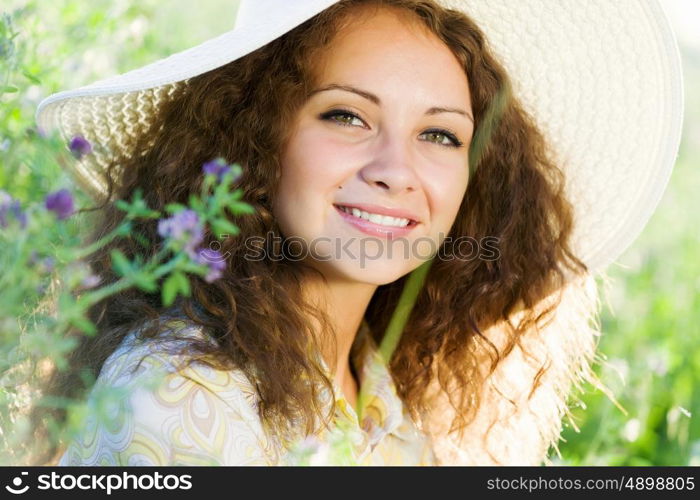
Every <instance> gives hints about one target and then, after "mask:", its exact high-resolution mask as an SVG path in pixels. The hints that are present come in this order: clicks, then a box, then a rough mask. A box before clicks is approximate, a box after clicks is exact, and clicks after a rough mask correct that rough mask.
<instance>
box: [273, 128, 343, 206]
mask: <svg viewBox="0 0 700 500" xmlns="http://www.w3.org/2000/svg"><path fill="white" fill-rule="evenodd" d="M348 153H349V151H348V150H347V148H343V147H342V145H341V144H338V143H337V141H335V140H333V139H331V138H328V137H324V136H323V133H318V132H313V131H311V130H310V131H307V132H300V133H299V134H297V136H296V137H295V138H294V140H293V141H292V142H290V144H289V145H288V146H287V148H286V150H285V153H284V154H283V156H282V157H281V179H280V186H281V187H282V186H284V189H285V190H286V191H287V192H293V193H296V196H297V197H309V198H313V199H318V197H319V196H323V197H331V198H332V196H333V194H334V190H337V188H338V186H340V185H341V184H342V183H343V182H344V180H345V179H346V177H347V176H348V175H350V174H351V165H352V160H351V159H350V158H351V155H350V154H348ZM331 201H332V200H331Z"/></svg>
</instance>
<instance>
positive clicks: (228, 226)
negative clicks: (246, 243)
mask: <svg viewBox="0 0 700 500" xmlns="http://www.w3.org/2000/svg"><path fill="white" fill-rule="evenodd" d="M211 229H212V232H213V233H214V234H226V235H229V236H236V235H237V234H238V233H240V232H241V230H240V229H239V228H238V226H236V225H235V224H233V223H232V222H230V221H228V220H226V219H217V220H215V221H214V222H212V223H211Z"/></svg>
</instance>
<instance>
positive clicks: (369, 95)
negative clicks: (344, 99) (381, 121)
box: [309, 83, 474, 123]
mask: <svg viewBox="0 0 700 500" xmlns="http://www.w3.org/2000/svg"><path fill="white" fill-rule="evenodd" d="M328 90H344V91H345V92H352V93H353V94H357V95H359V96H360V97H364V98H365V99H367V100H368V101H370V102H372V103H374V104H376V105H377V106H379V105H380V104H381V102H382V101H381V99H379V97H377V96H376V95H374V94H372V93H371V92H367V91H366V90H361V89H358V88H357V87H353V86H351V85H339V84H337V83H331V84H330V85H326V86H325V87H321V88H319V89H315V90H313V91H311V93H310V94H309V97H311V96H313V95H315V94H318V93H319V92H326V91H328ZM439 113H457V114H459V115H462V116H465V117H467V118H469V120H471V122H472V123H474V118H473V117H472V115H471V113H468V112H467V111H465V110H463V109H460V108H446V107H442V106H433V107H432V108H430V109H428V111H426V112H425V114H426V115H437V114H439Z"/></svg>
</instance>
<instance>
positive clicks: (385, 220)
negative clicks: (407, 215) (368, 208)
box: [340, 207, 410, 227]
mask: <svg viewBox="0 0 700 500" xmlns="http://www.w3.org/2000/svg"><path fill="white" fill-rule="evenodd" d="M340 209H341V210H342V211H343V212H346V213H349V214H352V215H354V216H355V217H360V218H362V219H366V220H368V221H370V222H373V223H374V224H379V225H381V226H393V227H406V226H408V224H409V222H410V220H409V219H404V218H400V217H390V216H388V215H379V214H371V213H369V212H365V211H364V210H360V209H358V208H349V207H340Z"/></svg>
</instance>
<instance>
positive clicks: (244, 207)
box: [229, 201, 255, 215]
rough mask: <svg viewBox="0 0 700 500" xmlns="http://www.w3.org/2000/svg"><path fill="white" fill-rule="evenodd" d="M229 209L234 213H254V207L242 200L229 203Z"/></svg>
mask: <svg viewBox="0 0 700 500" xmlns="http://www.w3.org/2000/svg"><path fill="white" fill-rule="evenodd" d="M229 209H230V210H231V211H232V212H233V213H234V214H236V215H240V214H254V213H255V208H253V206H252V205H249V204H248V203H246V202H244V201H237V202H234V203H231V204H230V205H229Z"/></svg>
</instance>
